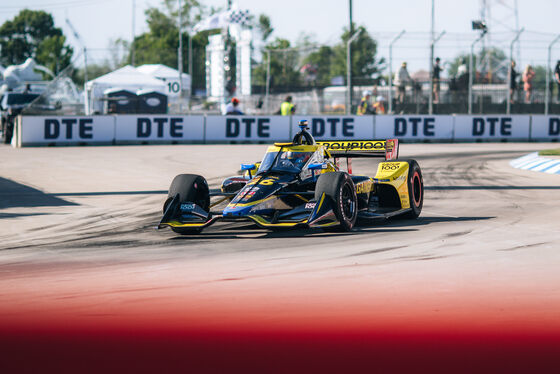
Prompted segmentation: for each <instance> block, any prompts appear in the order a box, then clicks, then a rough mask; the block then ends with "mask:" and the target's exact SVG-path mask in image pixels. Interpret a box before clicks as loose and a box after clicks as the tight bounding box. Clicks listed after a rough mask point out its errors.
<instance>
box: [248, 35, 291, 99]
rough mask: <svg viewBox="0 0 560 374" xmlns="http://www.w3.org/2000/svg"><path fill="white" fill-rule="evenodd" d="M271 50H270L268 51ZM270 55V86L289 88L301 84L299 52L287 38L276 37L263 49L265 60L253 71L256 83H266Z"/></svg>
mask: <svg viewBox="0 0 560 374" xmlns="http://www.w3.org/2000/svg"><path fill="white" fill-rule="evenodd" d="M267 51H269V52H267ZM269 56H270V87H271V88H277V87H281V88H287V87H290V86H291V87H294V86H295V87H297V86H301V84H302V81H301V74H300V73H299V68H300V66H299V57H300V56H299V53H298V51H297V50H296V49H293V48H292V46H291V44H290V41H289V40H287V39H282V38H276V39H275V40H274V41H272V42H271V43H268V44H267V45H266V46H265V48H264V51H263V61H262V63H261V64H260V65H258V66H257V67H256V68H255V69H254V72H253V78H254V84H256V85H259V86H265V85H266V71H267V65H268V58H269Z"/></svg>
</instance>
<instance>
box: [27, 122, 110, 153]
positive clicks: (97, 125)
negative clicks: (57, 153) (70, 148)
mask: <svg viewBox="0 0 560 374" xmlns="http://www.w3.org/2000/svg"><path fill="white" fill-rule="evenodd" d="M17 132H18V134H17V135H18V136H19V137H20V138H19V139H18V143H19V144H20V145H22V146H25V145H33V144H84V143H85V144H95V143H112V142H113V139H114V137H115V133H114V132H115V117H113V116H68V117H66V116H52V117H51V116H48V117H47V116H37V117H35V116H23V117H21V122H20V128H19V129H18V130H17Z"/></svg>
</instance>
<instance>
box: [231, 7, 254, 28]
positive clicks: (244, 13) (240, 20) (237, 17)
mask: <svg viewBox="0 0 560 374" xmlns="http://www.w3.org/2000/svg"><path fill="white" fill-rule="evenodd" d="M249 21H250V19H249V11H248V10H241V9H236V10H232V11H231V13H230V15H229V22H230V23H237V24H239V25H242V26H247V25H249Z"/></svg>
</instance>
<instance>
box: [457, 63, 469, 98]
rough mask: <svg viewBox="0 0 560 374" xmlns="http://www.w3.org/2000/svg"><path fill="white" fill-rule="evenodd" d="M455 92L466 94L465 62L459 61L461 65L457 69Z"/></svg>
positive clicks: (466, 74)
mask: <svg viewBox="0 0 560 374" xmlns="http://www.w3.org/2000/svg"><path fill="white" fill-rule="evenodd" d="M456 81H457V90H458V91H462V92H463V93H466V91H467V90H468V88H469V68H468V67H467V60H466V59H465V58H462V59H461V64H460V65H459V67H458V68H457V76H456Z"/></svg>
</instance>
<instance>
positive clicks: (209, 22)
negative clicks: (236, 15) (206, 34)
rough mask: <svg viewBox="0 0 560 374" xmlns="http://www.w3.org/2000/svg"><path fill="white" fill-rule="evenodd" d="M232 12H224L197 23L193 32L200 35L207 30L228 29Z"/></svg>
mask: <svg viewBox="0 0 560 374" xmlns="http://www.w3.org/2000/svg"><path fill="white" fill-rule="evenodd" d="M229 17H230V12H229V11H224V12H220V13H216V14H214V15H211V16H210V17H208V18H206V19H203V20H202V21H200V22H199V23H197V24H196V25H195V26H194V28H193V30H194V32H196V33H198V32H201V31H206V30H214V29H223V28H225V27H227V26H228V25H229V23H230V18H229Z"/></svg>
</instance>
